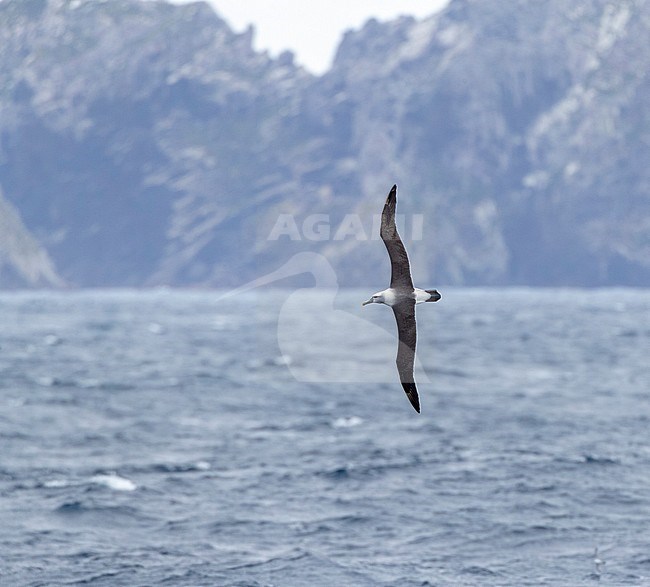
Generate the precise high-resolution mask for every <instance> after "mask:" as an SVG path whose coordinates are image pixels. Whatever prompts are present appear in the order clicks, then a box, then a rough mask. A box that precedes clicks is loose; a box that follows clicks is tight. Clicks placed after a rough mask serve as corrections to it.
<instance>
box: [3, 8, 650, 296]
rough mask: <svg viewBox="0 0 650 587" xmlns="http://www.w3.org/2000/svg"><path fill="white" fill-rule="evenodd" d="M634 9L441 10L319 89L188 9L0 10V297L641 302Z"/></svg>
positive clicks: (285, 62)
mask: <svg viewBox="0 0 650 587" xmlns="http://www.w3.org/2000/svg"><path fill="white" fill-rule="evenodd" d="M649 29H650V3H648V2H643V1H639V0H620V1H619V2H616V3H612V2H609V1H607V0H577V1H576V2H572V3H569V4H567V2H565V1H564V0H548V1H547V2H536V1H535V0H510V1H509V2H502V1H501V0H452V1H451V3H450V5H449V6H448V8H447V9H446V10H445V11H443V12H442V13H440V14H437V15H434V16H432V17H430V18H428V19H425V20H421V21H418V20H415V19H411V18H401V19H398V20H396V21H393V22H388V23H378V22H376V21H373V20H371V21H369V22H368V23H367V24H366V25H365V26H364V27H363V28H362V29H361V30H359V31H355V32H350V33H347V34H346V35H345V37H344V38H343V40H342V42H341V45H340V47H339V50H338V54H337V57H336V60H335V63H334V65H333V67H332V68H331V70H330V71H329V72H328V73H327V74H326V75H324V76H322V77H319V78H316V77H313V76H311V75H309V74H308V73H306V72H305V71H304V70H302V69H301V68H300V67H298V66H297V65H296V64H294V62H293V57H292V55H291V54H289V53H287V54H284V55H281V56H280V57H279V58H277V59H271V58H270V57H269V56H268V55H266V54H260V53H256V52H255V51H254V50H253V49H252V45H251V41H252V34H253V32H252V30H249V31H247V32H246V33H244V34H240V35H237V34H234V33H233V32H232V31H231V30H230V29H229V28H228V26H227V24H226V23H225V22H224V21H223V20H221V19H220V18H219V17H218V16H217V15H216V14H215V13H214V11H213V10H212V9H211V8H210V7H209V6H208V5H207V4H204V3H195V4H186V5H170V4H166V3H163V2H152V1H149V2H144V1H139V0H111V2H97V1H80V0H3V1H1V2H0V47H2V49H0V88H2V91H1V92H0V186H2V188H3V192H4V198H2V197H1V196H0V287H3V286H4V287H15V286H25V285H37V286H42V285H47V286H58V285H62V284H64V283H65V284H68V285H72V286H147V285H159V284H170V285H189V284H203V285H212V286H231V285H235V284H239V283H242V282H245V281H247V280H249V279H252V278H254V277H256V276H258V275H260V274H262V273H266V272H267V271H271V270H273V269H275V268H277V267H278V266H280V265H282V264H283V263H284V262H285V261H287V260H288V259H289V258H291V256H292V255H293V254H294V253H296V252H299V251H317V252H320V253H322V254H323V255H325V256H326V257H327V259H328V260H329V261H330V263H331V264H332V265H333V266H334V268H335V270H336V275H337V277H338V280H339V283H340V284H342V285H364V286H365V285H368V284H379V285H381V284H383V283H384V282H385V281H386V280H387V279H388V261H387V259H386V253H385V250H384V249H383V246H382V245H381V243H379V242H378V241H377V240H376V236H377V234H376V228H377V226H376V221H375V219H374V218H373V216H376V215H377V214H378V213H379V212H380V211H381V207H382V204H383V199H384V197H385V195H386V193H387V192H388V190H389V188H390V186H391V185H392V184H393V183H395V182H397V183H398V184H399V187H400V196H401V197H400V203H399V209H398V210H399V211H400V212H401V213H403V214H404V216H405V220H404V227H403V229H402V232H403V237H404V240H405V241H406V244H407V247H408V249H409V252H410V255H411V260H412V264H413V273H414V275H415V277H416V281H417V282H418V283H419V284H422V285H437V284H531V285H608V284H621V285H650V167H649V166H648V161H650V120H649V119H648V112H650V81H649V77H648V73H647V72H648V70H649V69H650V68H649V65H650V64H649V63H648V59H649V58H648V55H650V35H648V34H647V31H648V30H649Z"/></svg>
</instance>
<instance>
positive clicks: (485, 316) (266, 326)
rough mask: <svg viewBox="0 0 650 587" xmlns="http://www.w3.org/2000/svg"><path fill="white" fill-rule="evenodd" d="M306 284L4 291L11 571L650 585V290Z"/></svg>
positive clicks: (0, 486) (6, 566)
mask: <svg viewBox="0 0 650 587" xmlns="http://www.w3.org/2000/svg"><path fill="white" fill-rule="evenodd" d="M307 293H308V294H309V295H308V296H307V298H305V299H306V300H307V301H306V302H305V303H303V304H302V305H301V306H299V307H298V309H294V310H292V312H291V316H289V319H293V320H295V321H297V322H298V323H299V325H300V324H301V325H302V326H301V327H300V328H302V330H299V331H300V332H303V333H304V335H302V338H301V340H299V341H297V342H298V343H299V345H298V346H302V347H303V348H304V350H305V351H310V352H311V354H310V353H307V354H306V355H305V356H304V357H302V358H301V356H296V357H291V362H289V358H288V357H287V356H286V352H285V356H284V357H283V356H282V353H283V349H281V348H280V347H281V346H282V345H281V343H279V342H278V332H279V329H278V321H279V320H280V319H287V313H286V312H285V313H284V314H283V312H282V308H286V304H287V303H289V302H288V301H287V300H288V297H287V296H288V292H281V291H277V292H271V293H269V292H267V294H266V297H262V296H261V295H260V294H259V293H249V294H246V295H245V296H243V297H242V298H239V299H228V300H225V301H224V302H223V304H221V305H220V304H219V303H217V301H216V300H217V297H218V294H217V293H214V292H165V291H161V292H144V293H138V292H128V291H118V292H83V293H69V294H52V293H5V294H2V295H1V296H0V327H1V328H0V402H1V411H0V442H1V445H0V584H1V585H3V586H4V585H7V586H21V585H32V586H36V585H48V586H50V585H77V584H84V585H111V586H114V585H116V586H122V585H124V586H133V585H152V586H153V585H188V586H189V585H206V586H213V585H219V586H227V585H232V586H234V585H238V586H249V585H250V586H258V585H259V586H262V585H266V586H270V585H275V586H293V585H296V586H299V585H314V586H323V587H330V586H334V585H336V586H338V585H351V586H389V585H390V586H406V587H409V586H424V585H438V586H470V585H471V586H484V585H487V586H492V585H501V586H505V585H508V586H518V587H519V586H524V585H535V586H538V585H561V586H569V587H570V586H579V585H592V584H594V583H595V582H598V581H599V584H601V585H617V586H618V585H650V435H649V430H650V410H649V399H650V384H649V382H650V367H649V364H650V361H649V354H650V353H649V351H650V292H649V291H647V290H646V291H642V290H637V291H632V290H607V291H605V290H603V291H590V290H570V291H562V290H559V291H558V290H506V291H497V290H462V289H448V290H443V291H442V294H443V299H442V301H441V302H439V303H437V304H423V305H421V306H418V324H419V327H420V339H419V357H420V361H421V362H422V365H423V367H424V369H425V370H426V372H427V374H428V376H429V379H430V382H429V383H426V384H423V383H421V384H420V395H421V399H422V408H423V413H422V415H418V414H416V413H415V412H414V411H413V410H412V408H411V407H410V405H409V403H408V401H407V399H406V397H405V395H404V393H403V392H402V390H401V387H400V385H399V383H398V382H397V380H396V379H395V380H394V381H386V382H379V383H364V382H363V381H361V382H357V383H336V382H328V381H325V380H322V379H323V378H324V377H326V375H325V376H324V375H319V376H316V377H312V378H311V379H315V380H312V381H308V382H300V381H297V380H296V378H295V377H294V374H295V373H302V374H303V375H305V379H306V380H309V379H310V378H309V377H308V375H309V373H310V370H312V371H313V372H315V373H322V369H323V367H324V364H325V363H327V364H328V365H329V366H330V370H329V371H326V373H328V372H329V373H331V372H332V369H333V370H334V371H337V372H345V373H347V374H348V375H350V376H351V377H352V379H354V372H355V369H357V368H358V370H359V371H358V372H360V373H361V372H364V369H365V370H366V371H367V370H368V368H369V366H370V367H372V365H377V367H378V368H379V366H381V365H390V367H391V372H392V366H393V361H394V350H395V349H394V347H393V344H392V342H390V341H389V342H390V344H389V343H387V342H385V341H383V342H378V343H377V344H373V339H372V338H371V337H368V336H366V338H365V339H364V336H365V334H364V333H365V332H373V328H377V327H378V326H381V327H383V328H385V329H387V331H388V332H390V333H391V334H392V331H393V329H394V324H393V322H392V320H393V319H392V312H391V311H390V310H389V309H388V308H386V307H383V306H374V307H368V308H363V309H362V308H361V307H360V302H361V301H363V300H364V299H367V297H368V294H369V293H372V292H367V291H364V292H339V294H338V295H337V297H336V300H335V304H334V306H332V300H331V295H332V292H327V291H323V292H314V291H312V292H307ZM294 306H295V304H294ZM341 312H348V316H349V317H350V319H349V320H343V322H342V323H341V324H342V326H340V327H339V331H341V329H346V328H348V329H349V332H347V334H346V336H345V337H343V338H341V337H339V338H337V340H336V344H332V345H327V344H323V336H330V334H328V333H331V331H330V330H328V329H327V328H326V327H325V324H326V323H327V322H328V320H329V319H330V317H336V316H338V317H341V316H343V317H344V316H345V314H343V313H341ZM283 316H284V317H283ZM357 319H358V320H357ZM362 319H363V320H366V322H363V320H362ZM319 324H321V325H322V327H321V326H319ZM363 324H367V329H366V328H365V327H364V326H363ZM352 330H354V332H353V331H352ZM310 332H311V333H312V334H313V341H312V340H310V338H309V336H308V334H309V333H310ZM343 332H346V331H345V330H343ZM348 335H349V336H348ZM332 336H333V335H332ZM319 337H320V338H319ZM346 340H348V341H349V342H347V343H346V342H345V341H346ZM314 341H317V342H314ZM285 350H286V349H285ZM297 350H299V349H298V348H297ZM319 357H320V359H319ZM319 362H320V363H321V364H319ZM292 370H293V371H292ZM319 377H320V379H321V380H320V381H319ZM395 378H396V375H395ZM596 546H598V547H599V548H600V551H599V553H600V557H601V558H603V559H605V560H606V564H605V565H604V566H602V567H601V568H600V574H599V573H598V572H597V569H596V567H595V565H594V563H593V558H594V548H595V547H596Z"/></svg>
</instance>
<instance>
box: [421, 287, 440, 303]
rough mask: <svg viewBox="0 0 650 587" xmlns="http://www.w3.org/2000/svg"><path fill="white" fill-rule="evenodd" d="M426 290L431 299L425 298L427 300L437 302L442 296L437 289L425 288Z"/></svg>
mask: <svg viewBox="0 0 650 587" xmlns="http://www.w3.org/2000/svg"><path fill="white" fill-rule="evenodd" d="M424 291H426V292H427V293H428V294H429V299H428V300H424V301H425V302H437V301H438V300H439V299H440V298H441V297H442V296H441V295H440V294H439V293H438V290H437V289H425V290H424Z"/></svg>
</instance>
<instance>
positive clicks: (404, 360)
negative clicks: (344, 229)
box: [361, 185, 441, 414]
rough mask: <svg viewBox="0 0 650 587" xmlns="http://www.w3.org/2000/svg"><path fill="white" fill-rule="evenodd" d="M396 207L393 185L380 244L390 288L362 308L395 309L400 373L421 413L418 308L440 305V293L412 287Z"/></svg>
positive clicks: (412, 401)
mask: <svg viewBox="0 0 650 587" xmlns="http://www.w3.org/2000/svg"><path fill="white" fill-rule="evenodd" d="M396 206H397V186H396V185H394V186H393V187H392V189H391V190H390V193H389V194H388V197H387V198H386V203H385V204H384V210H383V212H382V214H381V230H380V233H379V234H380V236H381V240H383V241H384V244H385V245H386V249H387V250H388V256H389V257H390V267H391V276H390V287H389V288H388V289H385V290H383V291H378V292H377V293H376V294H373V296H372V297H371V298H370V299H369V300H368V301H366V302H363V304H361V305H362V306H366V305H367V304H386V305H387V306H390V307H391V308H392V309H393V313H394V314H395V321H396V322H397V334H398V339H399V342H398V347H397V361H396V362H397V372H398V373H399V379H400V381H401V383H402V387H403V388H404V391H405V392H406V396H407V397H408V398H409V401H410V402H411V405H412V406H413V407H414V408H415V411H416V412H418V414H419V413H420V398H419V397H418V390H417V387H416V386H415V377H414V376H413V364H414V362H415V345H416V342H417V329H416V325H415V305H416V304H419V303H422V302H437V301H438V300H439V299H440V297H441V296H440V294H439V293H438V290H435V289H420V288H418V287H414V286H413V279H412V278H411V267H410V264H409V258H408V255H407V254H406V249H405V248H404V244H403V243H402V239H401V238H400V237H399V233H398V232H397V226H396V225H395V207H396Z"/></svg>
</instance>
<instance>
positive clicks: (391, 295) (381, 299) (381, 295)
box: [363, 287, 440, 306]
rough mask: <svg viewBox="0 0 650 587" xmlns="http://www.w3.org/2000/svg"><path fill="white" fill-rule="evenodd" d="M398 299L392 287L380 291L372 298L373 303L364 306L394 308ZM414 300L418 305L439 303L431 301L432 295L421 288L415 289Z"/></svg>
mask: <svg viewBox="0 0 650 587" xmlns="http://www.w3.org/2000/svg"><path fill="white" fill-rule="evenodd" d="M397 299H398V298H397V292H396V291H395V290H394V289H393V288H392V287H389V288H388V289H385V290H384V291H378V292H377V293H376V294H374V295H373V296H372V298H371V300H372V302H370V300H368V302H364V304H363V305H364V306H365V305H366V304H367V303H373V304H386V305H387V306H393V305H394V304H395V303H397ZM413 299H414V300H415V303H416V304H421V303H422V302H433V301H437V300H432V299H431V294H430V293H429V292H428V291H426V290H424V289H420V288H419V287H415V288H413ZM438 299H440V298H438Z"/></svg>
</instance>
